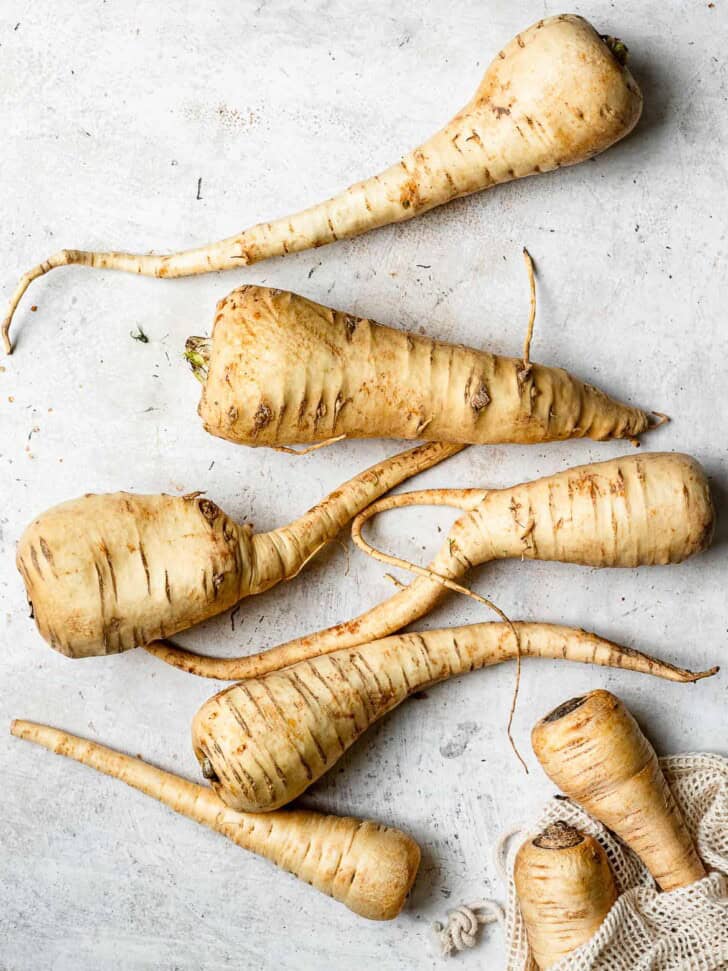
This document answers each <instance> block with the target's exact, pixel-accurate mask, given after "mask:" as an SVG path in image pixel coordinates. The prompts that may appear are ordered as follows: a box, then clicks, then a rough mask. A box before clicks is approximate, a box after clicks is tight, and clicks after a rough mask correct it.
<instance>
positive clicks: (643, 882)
mask: <svg viewBox="0 0 728 971" xmlns="http://www.w3.org/2000/svg"><path fill="white" fill-rule="evenodd" d="M660 764H661V766H662V770H663V772H664V773H665V776H666V778H667V781H668V783H669V785H670V788H671V789H672V792H673V794H674V796H675V800H676V801H677V803H678V805H679V806H680V808H681V810H682V813H683V816H684V817H685V822H686V823H687V826H688V829H689V830H690V832H691V833H692V835H693V838H694V840H695V843H696V845H697V848H698V853H699V854H700V857H701V859H702V860H703V862H704V863H705V865H706V869H707V870H708V871H709V875H708V876H707V877H705V878H704V879H703V880H699V881H698V882H697V883H694V884H692V885H691V886H689V887H683V888H681V889H680V890H673V891H672V892H670V893H660V892H659V891H658V890H657V889H656V887H655V883H654V880H653V879H652V877H651V876H650V874H649V873H648V872H647V870H646V869H645V867H644V866H643V865H642V863H641V862H640V860H639V859H638V858H637V857H636V856H635V855H634V854H633V853H632V851H631V850H629V849H628V848H627V847H626V846H625V845H624V844H623V843H622V842H620V840H618V839H617V837H616V836H614V834H613V833H611V832H609V831H608V830H607V829H605V828H604V826H602V825H601V824H600V823H597V822H595V821H594V820H593V819H592V818H591V816H588V815H587V814H586V813H585V812H584V810H583V809H581V808H580V807H579V806H577V805H575V804H574V803H572V802H571V801H570V800H568V799H564V798H563V797H555V798H554V799H552V800H550V802H548V803H547V805H546V808H545V809H544V812H543V813H542V815H541V817H540V819H539V820H538V822H537V824H536V825H535V826H534V828H533V832H540V831H541V830H542V829H543V828H544V827H545V826H547V825H548V824H549V823H552V822H555V821H556V820H557V819H564V820H566V822H568V823H570V824H571V825H573V826H575V827H577V828H578V829H580V830H583V831H584V832H586V833H590V834H591V835H592V836H594V837H595V839H597V840H599V842H600V843H601V844H602V846H603V847H604V849H605V851H606V853H607V856H608V857H609V862H610V864H611V867H612V871H613V873H614V877H615V880H616V882H617V889H618V891H619V894H620V896H619V899H618V900H617V902H616V903H615V904H614V906H613V907H612V909H611V910H610V912H609V914H608V915H607V918H606V920H605V921H604V923H603V924H602V926H601V927H600V928H599V930H598V931H597V933H596V934H595V935H594V937H593V938H592V939H591V940H590V941H587V943H586V944H584V945H583V946H582V947H580V948H579V949H578V950H577V951H574V952H573V953H572V954H570V955H569V956H568V957H567V958H564V960H562V961H559V963H558V964H556V965H554V966H553V967H552V969H551V971H721V969H722V971H726V969H728V759H725V758H722V757H721V756H719V755H703V754H695V755H692V754H691V755H671V756H668V757H666V758H662V759H660ZM525 836H526V834H525V833H524V834H523V838H525ZM521 842H522V840H513V841H512V843H511V847H510V850H509V852H508V858H507V861H506V874H507V880H508V900H507V905H506V920H505V935H506V949H507V963H506V968H507V971H535V967H536V966H535V964H534V963H533V961H532V959H531V957H530V954H529V950H528V942H527V940H526V933H525V929H524V926H523V921H522V920H521V914H520V911H519V909H518V902H517V899H516V891H515V886H514V883H513V858H514V856H515V853H516V852H517V850H518V846H519V845H520V843H521Z"/></svg>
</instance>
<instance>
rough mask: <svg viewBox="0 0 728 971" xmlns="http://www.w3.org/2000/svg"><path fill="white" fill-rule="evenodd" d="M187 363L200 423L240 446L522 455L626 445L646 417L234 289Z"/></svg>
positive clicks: (519, 369) (532, 377) (545, 378)
mask: <svg viewBox="0 0 728 971" xmlns="http://www.w3.org/2000/svg"><path fill="white" fill-rule="evenodd" d="M188 343H189V344H192V345H193V346H194V347H196V348H199V350H198V351H197V353H194V352H193V354H192V355H191V357H192V359H193V362H196V364H197V371H198V374H199V375H200V377H201V380H203V382H204V384H203V392H202V397H201V399H200V405H199V409H198V411H199V414H200V416H201V418H202V420H203V422H204V425H205V428H206V430H207V431H208V432H211V433H212V434H213V435H217V436H219V437H220V438H225V439H228V440H229V441H232V442H236V443H239V444H244V445H284V444H296V443H311V442H318V441H322V440H325V439H328V438H333V437H335V436H339V435H345V436H346V437H347V438H401V439H417V438H421V437H422V435H423V434H425V433H426V435H427V438H428V439H431V440H433V441H441V442H460V443H463V444H486V443H500V442H516V443H522V444H531V443H536V442H550V441H558V440H561V439H565V438H581V437H589V438H594V439H604V438H634V437H636V436H638V435H640V434H642V432H644V431H646V430H647V429H648V428H649V425H650V420H649V418H648V416H647V414H646V413H645V412H643V411H640V410H639V409H637V408H633V407H630V406H629V405H625V404H622V403H620V402H617V401H614V400H613V399H611V398H609V397H607V395H605V394H604V393H603V392H602V391H599V390H598V389H597V388H594V387H593V386H591V385H588V384H584V383H583V382H581V381H579V380H578V379H576V378H574V377H572V376H571V375H570V374H568V373H567V372H566V371H564V370H563V369H561V368H551V367H544V366H542V365H540V364H533V365H531V366H530V368H526V367H524V364H523V361H522V360H520V359H517V358H504V357H497V356H495V355H493V354H488V353H486V352H485V351H477V350H474V349H472V348H468V347H463V346H462V345H454V344H445V343H442V342H438V341H433V340H431V339H430V338H427V337H421V336H420V335H418V334H410V333H407V332H405V331H398V330H394V329H393V328H391V327H385V326H382V325H381V324H376V323H374V322H372V321H370V320H366V319H363V318H359V317H353V316H352V315H351V314H345V313H341V312H339V311H335V310H331V309H330V308H329V307H324V306H321V305H320V304H316V303H313V302H312V301H311V300H306V299H305V298H304V297H300V296H298V295H297V294H294V293H290V292H288V291H284V290H271V289H268V288H265V287H256V286H245V287H241V288H240V289H239V290H235V291H233V293H231V294H229V295H228V296H227V297H225V299H224V300H222V301H221V302H220V303H219V304H218V307H217V313H216V316H215V325H214V328H213V332H212V340H211V342H209V347H208V346H206V345H205V344H204V342H201V341H200V340H199V339H197V338H192V339H191V341H190V342H188ZM203 375H204V377H203Z"/></svg>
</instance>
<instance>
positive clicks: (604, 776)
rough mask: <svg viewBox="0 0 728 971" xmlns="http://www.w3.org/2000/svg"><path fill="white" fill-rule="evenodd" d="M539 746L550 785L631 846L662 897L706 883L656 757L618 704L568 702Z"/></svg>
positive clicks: (547, 722) (538, 732)
mask: <svg viewBox="0 0 728 971" xmlns="http://www.w3.org/2000/svg"><path fill="white" fill-rule="evenodd" d="M532 742H533V750H534V752H535V753H536V755H537V757H538V760H539V762H540V763H541V765H542V766H543V768H544V771H545V772H546V774H547V775H548V777H549V778H550V779H551V780H552V781H553V782H554V783H555V784H556V785H557V786H559V788H560V789H561V790H562V791H563V792H564V793H565V794H566V795H567V796H570V797H571V798H572V799H574V800H575V801H576V802H578V803H580V804H581V805H582V806H583V807H584V808H585V809H586V811H587V812H588V813H591V815H592V816H594V817H595V818H596V819H598V820H600V821H601V822H602V823H604V825H605V826H608V827H609V829H611V830H613V831H614V832H615V833H616V834H617V836H619V837H620V839H622V840H624V842H625V843H626V844H627V845H628V846H630V847H631V848H632V849H633V850H634V852H635V853H636V854H637V855H638V856H639V857H640V858H641V859H642V862H643V863H644V864H645V866H646V867H647V869H648V870H649V871H650V873H651V874H652V876H653V877H654V878H655V880H656V881H657V883H658V884H659V886H660V887H661V888H662V890H675V889H676V888H678V887H685V886H687V885H688V884H691V883H694V882H695V881H696V880H700V879H701V877H704V876H705V868H704V867H703V864H702V863H701V861H700V858H699V856H698V854H697V852H696V850H695V846H694V845H693V841H692V838H691V836H690V833H689V832H688V830H687V828H686V826H685V822H684V821H683V818H682V814H681V813H680V810H679V809H678V807H677V804H676V803H675V800H674V798H673V796H672V793H671V792H670V789H669V786H668V784H667V782H666V780H665V777H664V776H663V774H662V770H661V769H660V764H659V762H658V761H657V756H656V755H655V750H654V749H653V748H652V745H650V743H649V741H648V740H647V739H646V738H645V736H644V735H643V734H642V732H641V731H640V727H639V725H638V724H637V722H636V721H635V720H634V718H633V717H632V715H631V714H630V712H629V711H628V710H627V708H626V707H625V705H624V704H622V702H621V701H620V700H619V698H617V697H616V696H615V695H613V694H611V692H609V691H603V690H598V691H590V692H589V693H588V694H586V695H584V696H582V697H580V698H572V699H571V700H570V701H566V702H564V704H562V705H559V706H558V708H555V709H554V710H553V711H552V712H551V713H550V714H548V715H546V717H545V718H543V719H542V720H541V721H540V722H538V724H537V725H536V726H535V727H534V729H533V733H532Z"/></svg>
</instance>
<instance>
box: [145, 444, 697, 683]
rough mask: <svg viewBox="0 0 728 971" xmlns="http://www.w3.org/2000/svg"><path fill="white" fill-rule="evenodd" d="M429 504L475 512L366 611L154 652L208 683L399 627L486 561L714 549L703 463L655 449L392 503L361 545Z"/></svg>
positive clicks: (649, 558)
mask: <svg viewBox="0 0 728 971" xmlns="http://www.w3.org/2000/svg"><path fill="white" fill-rule="evenodd" d="M420 503H422V504H429V503H436V504H443V505H447V504H450V505H453V506H457V507H458V508H461V509H465V510H467V512H466V513H465V515H463V516H461V517H460V518H459V519H458V520H457V521H456V522H455V524H454V525H453V527H452V529H451V530H450V532H449V534H448V536H447V539H446V540H445V543H444V544H443V546H442V547H441V549H440V552H439V553H438V554H437V556H436V557H435V559H434V560H433V561H432V563H431V564H430V567H429V568H428V569H427V570H424V569H423V570H422V571H421V572H422V574H423V575H422V576H419V577H418V578H417V579H416V580H415V581H414V582H413V583H411V584H410V585H409V586H408V587H406V588H404V589H403V590H401V591H399V592H398V593H396V594H395V595H394V596H393V597H390V598H389V599H388V600H385V601H384V602H382V603H380V604H378V605H377V606H376V607H373V608H372V609H371V610H369V611H367V612H366V613H364V614H360V615H359V616H358V617H356V618H354V619H353V620H350V621H347V622H345V623H342V624H338V625H337V626H335V627H330V628H328V629H327V630H324V631H319V632H317V633H315V634H309V635H307V636H305V637H300V638H297V639H295V640H293V641H289V642H288V643H286V644H282V645H280V646H278V647H275V648H272V649H270V650H268V651H265V652H263V653H262V654H255V655H252V656H250V657H241V658H214V657H201V656H199V655H197V654H193V653H191V652H188V651H184V650H182V649H181V648H175V647H173V646H171V645H164V644H158V645H152V646H151V647H150V648H148V650H151V652H152V653H154V654H155V655H156V656H157V657H160V658H161V659H163V660H165V661H167V662H168V663H169V664H174V665H175V666H177V667H179V668H182V669H183V670H185V671H191V672H193V673H194V674H198V675H202V676H203V677H211V678H225V679H229V680H236V679H239V678H249V677H255V676H258V675H261V674H265V673H266V672H267V671H274V670H277V669H279V668H282V667H286V666H287V665H290V664H294V663H295V662H297V661H301V660H305V659H306V658H310V657H315V656H316V655H318V654H326V653H328V652H329V651H336V650H339V649H340V648H344V647H351V646H354V645H356V644H364V643H366V642H367V641H372V640H376V639H377V638H379V637H384V636H386V635H387V634H391V633H393V632H394V631H397V630H400V629H401V628H403V627H405V626H407V625H408V624H411V623H413V622H414V621H416V620H418V619H419V618H420V617H423V616H424V615H425V614H426V613H428V611H430V610H431V609H432V608H433V607H434V606H435V605H436V604H437V603H438V602H439V601H440V600H441V599H442V598H443V596H444V594H445V593H446V587H445V584H447V583H451V584H455V585H456V586H457V584H456V581H458V580H459V579H461V578H462V577H463V576H464V575H465V574H466V573H467V571H468V570H469V569H471V568H472V567H474V566H477V565H478V564H481V563H486V562H488V561H490V560H495V559H501V558H504V557H517V558H520V559H524V560H527V559H533V560H560V561H562V562H566V563H580V564H584V565H586V566H593V567H635V566H642V565H643V566H648V565H652V564H666V563H679V562H680V561H681V560H684V559H685V558H686V557H688V556H692V555H693V554H694V553H698V552H700V551H701V550H704V549H705V548H706V547H707V546H708V545H709V544H710V541H711V538H712V534H713V524H714V513H713V506H712V502H711V499H710V490H709V487H708V482H707V479H706V477H705V473H704V472H703V470H702V468H701V467H700V465H699V464H698V463H697V462H696V461H695V460H694V459H692V458H690V457H689V456H687V455H680V454H677V453H660V452H653V453H648V454H646V455H631V456H629V457H627V458H624V457H623V458H619V459H611V460H610V461H608V462H599V463H596V464H593V465H583V466H578V467H576V468H573V469H567V470H566V471H565V472H560V473H558V474H556V475H551V476H546V477H545V478H542V479H536V480H535V481H534V482H527V483H523V484H521V485H517V486H513V487H510V488H507V489H494V490H491V491H485V490H482V489H470V490H467V489H465V490H447V489H432V490H428V491H426V492H420V493H413V494H411V495H408V494H407V493H405V494H403V495H396V496H392V497H388V498H387V499H386V500H384V505H382V503H374V504H373V505H372V506H371V507H370V508H369V509H368V510H367V511H366V512H364V513H362V514H360V516H359V517H357V518H356V519H355V520H354V523H353V527H352V535H353V537H354V539H355V540H357V541H358V542H360V543H361V542H363V541H362V540H361V538H360V532H359V531H360V528H361V525H362V523H363V522H364V521H365V520H366V519H367V518H370V517H371V516H372V515H373V514H374V513H375V512H376V511H378V510H380V509H382V508H394V507H397V506H403V505H412V504H420ZM368 549H370V550H371V548H370V547H368ZM385 560H386V561H387V562H394V563H395V564H396V565H402V564H403V563H404V564H405V565H406V561H397V560H396V559H395V558H391V557H385Z"/></svg>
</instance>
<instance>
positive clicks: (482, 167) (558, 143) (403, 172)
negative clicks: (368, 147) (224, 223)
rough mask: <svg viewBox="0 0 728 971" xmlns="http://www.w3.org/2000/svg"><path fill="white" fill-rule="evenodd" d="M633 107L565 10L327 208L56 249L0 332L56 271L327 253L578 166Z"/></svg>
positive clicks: (616, 72) (637, 109)
mask: <svg viewBox="0 0 728 971" xmlns="http://www.w3.org/2000/svg"><path fill="white" fill-rule="evenodd" d="M623 50H624V49H623ZM641 111H642V95H641V93H640V90H639V88H638V87H637V84H636V83H635V81H634V78H633V77H632V75H631V74H630V72H629V71H628V70H627V68H626V67H624V65H623V64H622V62H621V60H620V59H619V58H618V57H617V56H616V54H615V53H613V50H612V48H611V47H610V46H609V44H608V43H607V42H605V40H604V39H602V37H600V35H599V34H598V33H597V32H596V30H594V28H593V27H592V26H591V25H590V24H589V23H588V22H587V21H586V20H584V19H583V18H581V17H577V16H574V15H571V14H560V15H559V16H556V17H549V18H548V19H545V20H539V21H538V23H536V24H534V25H533V26H531V27H529V28H528V29H527V30H524V31H522V32H521V33H520V34H518V35H516V37H515V38H514V39H513V40H512V41H511V42H510V43H509V44H507V45H506V46H505V47H504V48H503V50H501V51H500V52H499V53H498V55H497V56H496V57H495V58H494V60H493V61H492V62H491V64H490V65H489V67H488V69H487V70H486V72H485V75H484V77H483V79H482V81H481V82H480V85H479V86H478V89H477V91H476V92H475V95H474V96H473V98H472V99H471V100H470V101H469V102H468V104H467V105H466V106H465V107H464V108H463V109H462V110H461V111H459V112H458V113H457V114H456V115H455V117H454V118H453V119H452V120H451V121H450V122H449V123H448V124H447V125H446V126H445V127H444V128H442V129H441V130H440V131H438V132H437V133H436V134H435V135H433V136H432V138H430V139H428V140H427V141H426V142H424V143H423V144H421V145H420V146H419V147H418V148H416V149H414V151H412V152H409V153H408V154H407V155H405V156H404V157H403V158H402V160H401V161H400V162H397V163H396V164H395V165H392V166H391V167H390V168H388V169H387V170H386V171H384V172H382V173H380V174H379V175H376V176H374V177H372V178H368V179H365V180H364V181H363V182H357V183H355V184H354V185H352V186H350V187H349V188H348V189H346V190H345V191H344V192H341V193H339V194H338V195H336V196H334V197H333V198H331V199H327V200H326V201H325V202H322V203H319V204H318V205H315V206H312V207H311V208H310V209H305V210H303V211H301V212H298V213H295V214H294V215H291V216H285V217H283V218H281V219H277V220H274V221H273V222H267V223H259V224H258V225H256V226H253V227H252V228H250V229H248V230H246V231H244V232H242V233H239V234H238V235H236V236H232V237H230V238H228V239H223V240H220V241H219V242H217V243H211V244H209V245H208V246H201V247H199V248H197V249H193V250H187V251H185V252H180V253H172V254H169V255H167V256H153V255H142V254H134V253H120V252H87V251H84V250H77V249H65V250H61V251H60V252H58V253H55V254H54V255H53V256H51V257H50V258H49V259H47V260H46V261H45V262H43V263H41V264H39V265H38V266H36V267H34V268H33V269H32V270H29V271H28V272H27V273H26V274H24V276H23V277H22V279H21V280H20V283H19V284H18V287H17V288H16V290H15V293H14V294H13V296H12V298H11V301H10V306H9V308H8V311H7V314H6V316H5V318H4V321H3V325H2V334H3V339H4V343H5V349H6V351H7V353H10V351H11V349H12V345H11V343H10V337H9V329H10V323H11V320H12V317H13V314H14V312H15V309H16V308H17V306H18V304H19V302H20V300H21V298H22V296H23V294H24V293H25V291H26V290H27V288H28V287H29V286H30V284H31V283H32V282H33V280H35V279H37V278H38V277H40V276H43V275H44V274H45V273H48V272H49V271H50V270H52V269H54V268H55V267H60V266H68V265H71V264H79V265H83V266H89V267H95V268H97V269H110V270H122V271H124V272H127V273H137V274H144V275H146V276H156V277H181V276H191V275H193V274H197V273H209V272H211V271H214V270H227V269H233V268H237V267H240V266H245V265H249V264H252V263H257V262H259V261H260V260H265V259H269V258H270V257H274V256H281V255H283V254H286V253H294V252H298V251H300V250H306V249H310V248H312V247H317V246H323V245H325V244H326V243H331V242H334V241H335V240H337V239H345V238H347V237H350V236H357V235H359V234H361V233H365V232H367V231H368V230H370V229H376V228H377V227H379V226H386V225H388V224H390V223H398V222H403V221H404V220H407V219H412V218H413V217H414V216H418V215H419V214H420V213H423V212H426V211H427V210H428V209H432V208H434V207H435V206H440V205H443V204H444V203H447V202H449V201H450V200H452V199H456V198H458V197H459V196H465V195H469V194H470V193H473V192H478V191H479V190H481V189H488V188H490V187H491V186H494V185H498V184H500V183H502V182H509V181H511V180H512V179H519V178H523V177H524V176H527V175H533V174H536V173H539V172H548V171H551V170H552V169H556V168H560V167H562V166H567V165H574V164H576V163H577V162H582V161H584V160H585V159H588V158H591V157H592V156H594V155H597V154H599V153H600V152H603V151H604V150H605V149H607V148H609V147H610V146H611V145H613V144H614V143H615V142H617V141H619V140H620V139H621V138H624V136H625V135H627V134H629V132H630V131H631V130H632V128H633V127H634V126H635V124H636V123H637V121H638V119H639V117H640V113H641Z"/></svg>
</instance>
